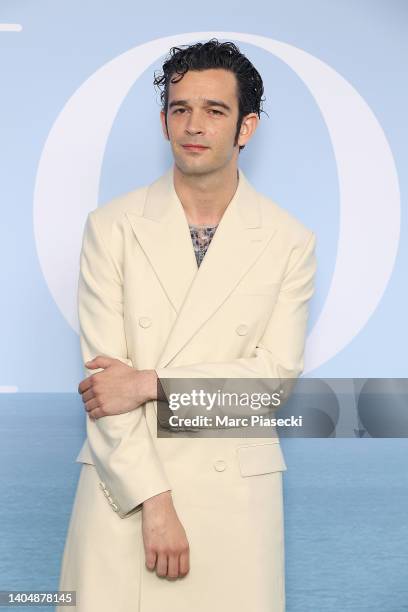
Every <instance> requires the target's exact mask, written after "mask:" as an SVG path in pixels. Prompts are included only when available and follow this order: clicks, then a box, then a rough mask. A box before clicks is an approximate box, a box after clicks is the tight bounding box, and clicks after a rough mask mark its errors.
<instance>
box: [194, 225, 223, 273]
mask: <svg viewBox="0 0 408 612" xmlns="http://www.w3.org/2000/svg"><path fill="white" fill-rule="evenodd" d="M217 227H218V225H193V224H189V228H190V235H191V240H192V242H193V247H194V252H195V256H196V260H197V266H198V267H200V264H201V262H202V261H203V259H204V255H205V254H206V252H207V249H208V246H209V244H210V242H211V240H212V237H213V236H214V234H215V230H216V229H217Z"/></svg>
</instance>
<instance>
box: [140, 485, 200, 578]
mask: <svg viewBox="0 0 408 612" xmlns="http://www.w3.org/2000/svg"><path fill="white" fill-rule="evenodd" d="M142 532H143V542H144V549H145V558H146V567H147V568H148V569H149V570H154V568H156V574H157V575H158V576H160V577H164V576H167V577H168V578H178V577H180V578H181V577H182V576H185V575H186V574H187V573H188V572H189V570H190V552H189V544H188V540H187V536H186V532H185V530H184V527H183V525H182V524H181V522H180V520H179V518H178V516H177V514H176V510H175V508H174V505H173V500H172V498H171V492H170V491H165V492H164V493H159V494H158V495H155V496H154V497H150V498H149V499H147V500H145V501H144V502H143V508H142Z"/></svg>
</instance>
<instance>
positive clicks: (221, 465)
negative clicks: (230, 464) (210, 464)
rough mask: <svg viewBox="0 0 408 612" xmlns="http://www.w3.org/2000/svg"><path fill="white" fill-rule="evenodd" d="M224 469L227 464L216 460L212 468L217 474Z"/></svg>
mask: <svg viewBox="0 0 408 612" xmlns="http://www.w3.org/2000/svg"><path fill="white" fill-rule="evenodd" d="M226 467H227V464H226V463H225V461H223V460H222V459H217V461H216V462H215V463H214V468H215V469H216V470H217V472H223V471H224V470H225V468H226Z"/></svg>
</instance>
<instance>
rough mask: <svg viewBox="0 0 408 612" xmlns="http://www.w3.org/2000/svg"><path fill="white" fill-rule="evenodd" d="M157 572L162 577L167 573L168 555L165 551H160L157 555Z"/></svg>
mask: <svg viewBox="0 0 408 612" xmlns="http://www.w3.org/2000/svg"><path fill="white" fill-rule="evenodd" d="M156 573H157V575H158V576H162V577H164V576H166V575H167V555H166V554H165V553H159V555H158V557H157V563H156Z"/></svg>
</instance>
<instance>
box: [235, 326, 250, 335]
mask: <svg viewBox="0 0 408 612" xmlns="http://www.w3.org/2000/svg"><path fill="white" fill-rule="evenodd" d="M248 329H249V327H248V325H238V327H237V328H236V330H235V331H236V332H237V334H238V335H239V336H245V335H246V334H247V333H248Z"/></svg>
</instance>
